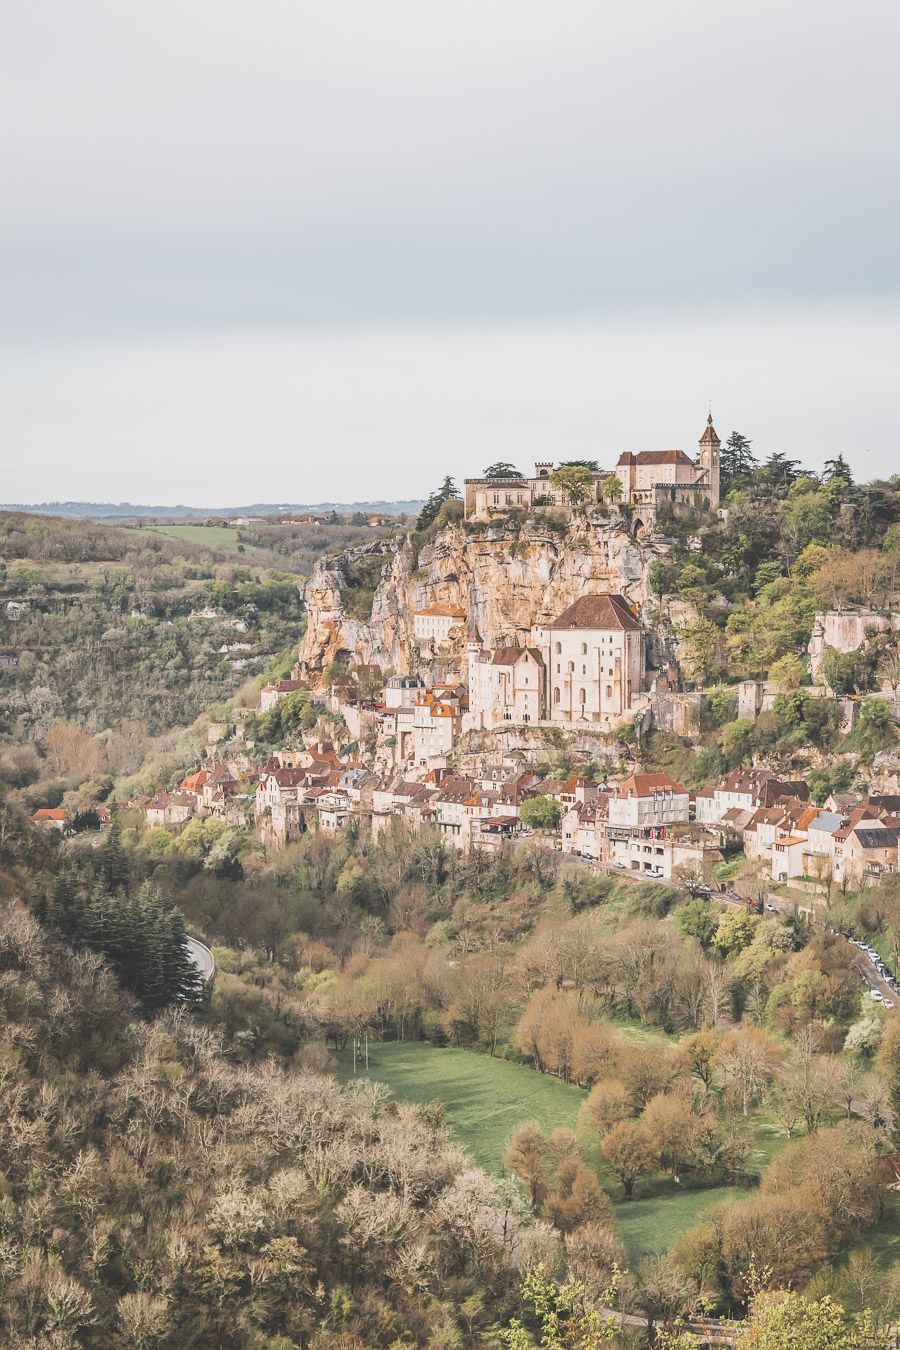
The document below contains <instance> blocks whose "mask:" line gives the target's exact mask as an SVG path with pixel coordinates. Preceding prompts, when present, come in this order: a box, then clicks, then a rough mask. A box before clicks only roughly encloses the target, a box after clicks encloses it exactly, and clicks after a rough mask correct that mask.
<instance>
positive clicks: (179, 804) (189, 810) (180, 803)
mask: <svg viewBox="0 0 900 1350" xmlns="http://www.w3.org/2000/svg"><path fill="white" fill-rule="evenodd" d="M196 805H197V803H196V799H195V798H194V797H193V796H192V795H191V794H190V793H187V792H157V793H156V794H155V795H154V796H153V797H151V798H150V800H149V801H148V802H147V803H146V805H145V807H144V816H145V818H146V821H147V824H148V825H183V824H184V822H185V821H186V820H190V818H191V816H192V815H193V814H194V810H195V808H196Z"/></svg>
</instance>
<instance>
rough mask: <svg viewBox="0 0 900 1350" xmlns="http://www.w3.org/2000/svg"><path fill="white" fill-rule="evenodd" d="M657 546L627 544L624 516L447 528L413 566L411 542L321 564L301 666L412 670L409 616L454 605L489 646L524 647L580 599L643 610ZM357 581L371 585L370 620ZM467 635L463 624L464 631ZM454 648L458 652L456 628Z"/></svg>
mask: <svg viewBox="0 0 900 1350" xmlns="http://www.w3.org/2000/svg"><path fill="white" fill-rule="evenodd" d="M663 548H664V545H662V544H660V543H654V542H653V541H652V540H647V539H641V540H637V539H634V538H633V537H632V536H631V534H630V533H629V532H628V530H627V528H626V521H625V518H624V517H622V516H619V515H618V514H616V515H615V516H613V518H612V519H607V520H604V521H593V520H585V519H577V520H573V521H572V522H571V524H570V525H569V526H568V528H566V529H564V530H561V529H559V528H558V527H554V526H551V525H549V524H548V525H543V524H542V523H540V522H537V523H535V522H533V521H529V522H528V523H527V525H526V526H524V527H521V528H514V527H510V526H500V525H492V526H474V525H472V524H471V523H468V522H460V523H459V524H454V525H449V526H447V528H445V529H444V530H442V531H441V532H440V533H439V534H438V535H437V536H436V537H435V538H434V540H433V541H432V542H430V543H429V544H427V545H426V546H425V547H424V548H423V549H422V551H421V554H420V556H419V557H418V559H417V560H416V559H414V557H413V552H412V545H411V544H410V542H409V540H408V539H406V538H404V539H402V540H394V541H387V542H385V543H381V542H379V543H375V544H369V545H366V546H365V547H364V548H361V549H353V550H350V551H349V552H347V553H345V554H342V555H341V556H340V557H338V558H335V559H330V560H323V561H322V562H320V563H319V564H318V566H317V567H316V569H315V571H314V573H313V575H312V576H311V577H310V579H309V582H308V583H307V585H306V588H305V596H304V598H305V603H306V609H307V615H308V628H307V631H306V634H305V636H304V638H303V641H302V643H301V646H300V661H301V663H302V664H303V665H304V666H305V667H306V668H307V670H308V671H309V672H310V673H313V672H315V671H320V670H322V669H323V668H324V667H325V666H326V665H327V664H328V663H329V662H330V661H333V660H334V659H335V658H336V657H338V656H344V655H346V656H349V657H350V658H352V659H353V660H355V661H359V662H371V663H376V664H378V665H380V666H382V667H383V668H384V669H386V670H388V669H389V670H392V671H395V672H399V673H404V672H407V671H408V670H410V669H412V668H413V667H414V666H415V664H416V659H417V653H416V644H415V643H414V642H413V636H412V616H413V613H414V611H415V610H418V609H424V608H425V607H426V606H428V605H431V604H436V603H446V604H454V605H459V606H461V607H462V608H463V609H465V611H466V613H467V614H468V615H470V616H472V617H474V619H475V622H476V624H477V626H478V629H479V631H480V633H481V636H482V639H483V641H484V643H485V645H486V646H494V645H497V644H500V643H503V642H510V643H515V642H519V643H524V642H526V641H527V640H528V635H529V630H530V629H531V626H532V624H536V623H544V622H546V621H549V620H551V619H553V618H554V617H555V616H556V615H557V614H559V613H560V612H561V611H562V610H563V609H565V608H566V606H567V605H570V604H571V603H572V601H573V600H575V599H576V598H577V597H578V596H579V595H583V594H585V593H586V592H590V591H612V592H618V593H619V594H621V595H624V596H625V597H626V598H627V599H628V600H630V601H632V602H634V603H635V604H637V605H638V607H639V608H641V609H643V610H644V611H646V609H647V607H648V602H649V600H650V594H649V587H648V582H647V569H648V566H649V564H650V563H651V562H652V561H653V559H654V558H656V557H658V556H659V554H660V552H662V550H663ZM360 575H362V576H363V577H364V578H365V580H366V583H367V584H368V585H369V586H373V585H374V596H373V598H372V606H371V617H370V618H366V619H363V618H361V617H354V610H355V611H356V613H357V614H359V613H361V612H362V609H361V606H360V604H359V600H360V598H361V596H362V598H363V600H364V604H365V608H368V605H367V601H368V592H364V591H361V590H360V586H359V577H360ZM463 628H464V625H463ZM455 650H456V651H457V652H459V653H462V652H463V651H464V650H465V639H464V636H463V632H462V631H460V634H459V637H458V640H457V642H456V644H455Z"/></svg>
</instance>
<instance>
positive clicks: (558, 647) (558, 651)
mask: <svg viewBox="0 0 900 1350" xmlns="http://www.w3.org/2000/svg"><path fill="white" fill-rule="evenodd" d="M561 651H562V643H561V642H557V644H556V655H557V656H559V654H560V652H561Z"/></svg>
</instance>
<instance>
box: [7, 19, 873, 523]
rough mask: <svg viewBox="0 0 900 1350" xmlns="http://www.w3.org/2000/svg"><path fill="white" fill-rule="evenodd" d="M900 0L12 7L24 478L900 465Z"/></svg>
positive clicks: (342, 491) (371, 487) (307, 493)
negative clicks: (722, 442)
mask: <svg viewBox="0 0 900 1350" xmlns="http://www.w3.org/2000/svg"><path fill="white" fill-rule="evenodd" d="M898 40H900V10H898V9H897V7H896V5H894V4H891V3H889V2H888V0H856V3H854V5H853V6H850V5H847V4H846V3H842V2H839V0H791V3H790V4H789V5H787V4H785V3H784V0H753V3H752V4H751V3H748V2H746V0H732V3H731V4H729V5H727V6H726V5H722V4H721V3H712V2H711V0H681V3H679V4H678V5H673V4H672V3H671V0H633V3H631V4H628V5H625V4H621V3H620V4H617V5H615V6H613V5H610V4H609V3H608V0H607V3H604V2H603V0H489V2H488V3H485V0H480V3H474V0H455V3H454V4H453V5H439V4H436V3H434V0H431V3H429V0H379V4H378V5H372V4H371V3H369V4H364V3H362V0H328V3H327V4H322V3H321V0H318V2H317V3H311V2H310V0H254V4H253V5H252V6H248V5H246V4H237V3H236V2H235V0H177V3H175V2H174V0H154V3H153V4H152V5H147V4H145V3H138V0H41V3H40V4H37V5H36V4H34V3H33V0H6V3H5V5H4V40H3V43H2V44H0V128H2V131H0V182H2V184H3V210H2V212H0V499H2V500H4V501H46V500H64V499H76V500H95V499H96V500H106V501H108V500H114V501H121V500H131V501H135V502H137V501H144V502H148V501H150V502H154V503H157V502H159V503H170V504H175V503H186V504H202V505H210V506H217V505H228V504H238V503H240V502H252V501H261V500H267V501H306V502H314V501H319V500H342V499H347V500H359V499H365V498H373V499H375V498H408V497H418V496H424V495H427V493H428V492H429V491H430V490H431V489H432V488H433V487H434V486H436V484H437V483H438V482H439V481H440V479H441V478H442V477H443V476H444V474H445V473H448V472H449V473H452V474H454V475H455V476H456V477H457V478H462V477H464V476H466V475H467V474H468V475H472V474H477V473H479V472H480V470H481V469H482V468H483V467H484V466H485V465H486V464H487V463H490V462H491V461H493V460H496V459H498V458H503V459H510V460H512V461H513V462H514V463H516V464H518V466H519V467H520V468H525V467H527V465H528V464H530V463H531V462H532V461H533V460H534V459H554V460H559V459H564V458H577V457H583V456H590V457H591V458H597V459H599V460H600V461H601V463H605V464H612V463H613V462H614V460H615V458H616V457H617V456H618V454H619V453H620V452H621V451H622V450H625V449H629V450H641V449H660V448H671V447H673V446H681V447H683V448H686V449H688V450H691V449H693V447H694V445H695V443H696V441H697V439H698V438H699V435H700V433H701V431H702V428H703V424H704V422H705V418H706V413H707V409H708V408H709V407H710V406H711V407H712V411H713V416H714V419H715V422H716V425H717V428H718V430H719V433H720V435H722V436H723V438H724V437H725V436H726V435H727V434H728V432H729V431H730V430H732V429H735V428H736V429H738V430H740V431H741V432H742V433H743V434H745V435H747V436H750V437H751V438H752V440H753V442H754V446H755V448H756V449H757V451H758V452H759V453H760V454H761V455H763V456H764V455H766V454H769V453H771V452H772V451H774V450H782V451H785V452H787V453H789V454H791V455H792V456H795V457H797V458H799V459H801V460H802V461H803V462H805V463H807V464H809V465H810V466H811V467H813V468H814V467H816V466H820V465H821V464H822V462H823V461H824V460H825V459H827V458H829V457H830V456H832V455H833V454H835V453H838V452H842V453H844V454H845V455H846V457H847V458H848V459H849V460H850V462H851V464H852V465H853V467H854V469H855V470H856V472H857V475H858V476H859V477H871V476H874V475H876V474H887V473H891V472H896V471H898V469H900V453H898V448H897V434H896V428H897V426H898V424H900V381H898V380H897V378H896V366H897V358H898V354H900V250H898V248H897V246H896V240H897V239H898V238H900V172H898V170H900V138H898V137H897V135H896V127H897V125H898V121H900V93H898V85H897V81H896V77H895V70H894V66H895V54H896V50H897V43H898Z"/></svg>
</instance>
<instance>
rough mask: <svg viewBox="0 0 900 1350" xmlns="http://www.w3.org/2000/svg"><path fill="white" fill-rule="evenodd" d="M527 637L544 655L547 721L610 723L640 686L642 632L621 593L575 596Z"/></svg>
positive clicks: (639, 691)
mask: <svg viewBox="0 0 900 1350" xmlns="http://www.w3.org/2000/svg"><path fill="white" fill-rule="evenodd" d="M532 641H533V643H534V645H535V646H536V647H538V648H539V649H540V650H541V651H542V652H543V653H544V666H545V669H546V691H547V692H546V698H547V712H548V717H549V720H550V721H551V722H565V723H578V722H582V723H585V722H586V723H593V724H598V723H599V724H600V725H604V726H610V725H611V724H612V723H614V722H617V721H619V720H621V718H622V717H623V716H624V714H625V713H626V712H627V711H628V709H629V708H630V706H631V704H632V701H633V700H634V699H635V697H636V696H637V695H638V694H639V693H641V692H642V690H643V687H644V678H645V673H646V663H645V653H644V645H645V644H644V631H643V629H642V627H641V625H640V622H639V621H638V619H636V618H635V616H634V614H633V613H632V612H631V610H630V609H629V607H628V604H627V602H626V601H625V599H624V598H623V597H622V596H621V595H582V596H579V598H578V599H577V600H576V601H575V602H574V604H571V605H569V607H568V609H565V610H563V612H562V614H560V615H559V617H558V618H557V619H555V620H554V621H553V622H552V623H551V624H549V625H548V626H547V627H546V628H533V629H532Z"/></svg>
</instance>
